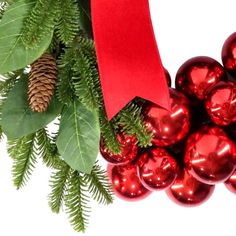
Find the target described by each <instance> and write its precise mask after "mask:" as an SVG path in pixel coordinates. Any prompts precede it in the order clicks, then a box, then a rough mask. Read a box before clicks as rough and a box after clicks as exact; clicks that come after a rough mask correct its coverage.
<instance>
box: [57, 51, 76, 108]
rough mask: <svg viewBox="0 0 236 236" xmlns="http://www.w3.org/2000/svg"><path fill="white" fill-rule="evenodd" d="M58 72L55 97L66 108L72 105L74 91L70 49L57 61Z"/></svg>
mask: <svg viewBox="0 0 236 236" xmlns="http://www.w3.org/2000/svg"><path fill="white" fill-rule="evenodd" d="M58 64H59V72H58V82H57V85H56V96H57V98H58V100H59V101H60V102H61V103H62V104H65V105H67V106H69V105H70V104H72V102H73V99H74V89H73V84H72V77H73V71H72V67H73V66H74V53H73V49H72V48H67V49H65V51H64V53H63V54H62V55H61V57H60V59H59V60H58Z"/></svg>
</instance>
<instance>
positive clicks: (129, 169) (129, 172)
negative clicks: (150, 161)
mask: <svg viewBox="0 0 236 236" xmlns="http://www.w3.org/2000/svg"><path fill="white" fill-rule="evenodd" d="M107 170H108V176H109V178H110V181H111V183H112V186H113V189H114V192H115V194H116V195H117V196H118V197H120V198H121V199H123V200H127V201H137V200H141V199H143V198H145V197H147V196H148V195H149V194H150V193H151V192H150V191H149V190H148V189H146V188H145V187H144V186H143V185H142V183H141V182H140V179H139V177H138V173H137V166H136V165H133V164H128V165H123V166H114V165H110V164H108V168H107Z"/></svg>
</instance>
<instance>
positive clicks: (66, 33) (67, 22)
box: [56, 0, 79, 45]
mask: <svg viewBox="0 0 236 236" xmlns="http://www.w3.org/2000/svg"><path fill="white" fill-rule="evenodd" d="M78 22H79V8H78V4H77V1H76V0H60V8H59V19H58V23H57V25H56V33H57V35H58V38H59V39H60V40H61V41H62V42H63V43H64V44H66V45H67V44H69V43H71V42H72V41H73V39H74V38H75V36H76V35H77V33H78V31H79V25H78Z"/></svg>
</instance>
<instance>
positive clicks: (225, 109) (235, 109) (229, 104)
mask: <svg viewBox="0 0 236 236" xmlns="http://www.w3.org/2000/svg"><path fill="white" fill-rule="evenodd" d="M205 107H206V110H207V112H208V114H209V116H210V117H211V119H212V121H213V122H214V123H215V124H217V125H222V126H225V125H229V124H231V123H233V122H236V85H235V84H233V83H231V82H219V83H218V84H217V85H216V86H214V87H213V88H212V89H211V91H210V92H209V93H208V94H207V97H206V100H205Z"/></svg>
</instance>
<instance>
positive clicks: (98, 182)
mask: <svg viewBox="0 0 236 236" xmlns="http://www.w3.org/2000/svg"><path fill="white" fill-rule="evenodd" d="M84 181H85V182H86V183H87V186H88V190H89V193H90V194H91V196H92V197H93V199H94V200H96V201H97V202H98V203H100V204H105V205H108V204H111V203H112V202H113V197H112V192H111V185H110V184H109V181H108V178H107V172H106V171H105V170H102V168H101V167H100V166H99V165H98V164H97V163H96V164H95V165H94V167H93V170H92V172H91V173H90V174H85V175H84Z"/></svg>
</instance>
